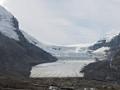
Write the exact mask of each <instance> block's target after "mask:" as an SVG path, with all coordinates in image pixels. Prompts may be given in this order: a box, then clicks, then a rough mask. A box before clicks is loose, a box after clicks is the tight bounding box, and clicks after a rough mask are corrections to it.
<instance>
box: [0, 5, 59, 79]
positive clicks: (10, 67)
mask: <svg viewBox="0 0 120 90" xmlns="http://www.w3.org/2000/svg"><path fill="white" fill-rule="evenodd" d="M26 35H27V34H25V32H23V31H21V30H20V29H19V23H18V21H17V19H16V18H15V17H14V16H13V15H12V14H11V13H9V12H8V11H7V10H5V8H3V7H2V6H0V75H11V76H21V77H29V75H30V71H31V68H32V66H35V65H37V64H40V63H46V62H53V61H56V60H57V59H56V58H55V57H53V56H52V55H51V54H49V53H48V52H46V51H44V50H43V49H42V47H41V48H40V47H38V46H37V45H35V44H34V43H35V42H36V40H34V43H32V42H31V41H32V40H31V38H27V37H28V36H29V35H27V37H26ZM29 37H31V36H29Z"/></svg>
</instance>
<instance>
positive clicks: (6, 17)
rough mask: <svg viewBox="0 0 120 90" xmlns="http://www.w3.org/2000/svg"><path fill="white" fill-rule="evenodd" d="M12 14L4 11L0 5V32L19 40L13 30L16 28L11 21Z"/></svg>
mask: <svg viewBox="0 0 120 90" xmlns="http://www.w3.org/2000/svg"><path fill="white" fill-rule="evenodd" d="M13 17H14V16H13V15H12V14H11V13H9V12H8V11H6V10H5V9H4V8H3V7H2V6H0V32H1V33H2V34H4V35H5V36H7V37H9V38H12V39H15V40H17V41H18V40H19V37H18V35H17V33H16V32H15V30H16V28H15V27H14V23H13V21H12V19H13Z"/></svg>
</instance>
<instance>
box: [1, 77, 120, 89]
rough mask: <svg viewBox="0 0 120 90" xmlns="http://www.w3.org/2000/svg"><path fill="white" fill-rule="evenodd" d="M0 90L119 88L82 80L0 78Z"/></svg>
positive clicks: (112, 84)
mask: <svg viewBox="0 0 120 90" xmlns="http://www.w3.org/2000/svg"><path fill="white" fill-rule="evenodd" d="M0 90H120V86H119V85H118V84H116V83H110V82H101V81H95V80H85V79H83V78H36V79H20V78H19V79H18V78H16V79H15V78H10V77H5V76H0Z"/></svg>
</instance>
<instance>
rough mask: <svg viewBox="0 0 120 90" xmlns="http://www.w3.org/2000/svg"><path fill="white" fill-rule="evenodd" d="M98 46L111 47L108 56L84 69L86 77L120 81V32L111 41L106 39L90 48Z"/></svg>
mask: <svg viewBox="0 0 120 90" xmlns="http://www.w3.org/2000/svg"><path fill="white" fill-rule="evenodd" d="M100 45H101V46H100ZM98 46H99V47H103V46H106V47H109V48H110V49H109V51H108V52H107V58H106V60H103V61H98V62H95V63H91V64H89V65H88V66H86V67H85V68H84V69H83V71H82V72H84V73H85V78H87V79H95V80H105V81H115V82H116V81H117V82H120V34H117V35H116V36H114V37H113V38H112V39H111V40H110V41H109V42H106V41H104V42H102V44H101V43H100V44H99V45H97V44H96V45H94V46H92V47H90V48H92V49H93V48H94V49H95V48H96V47H98Z"/></svg>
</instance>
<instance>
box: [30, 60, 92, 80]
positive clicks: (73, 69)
mask: <svg viewBox="0 0 120 90" xmlns="http://www.w3.org/2000/svg"><path fill="white" fill-rule="evenodd" d="M92 62H94V61H93V60H58V61H57V62H53V63H45V64H40V65H37V66H35V67H33V68H32V71H31V77H32V78H35V77H83V76H84V74H83V73H80V71H81V70H82V68H83V67H84V66H85V65H87V64H89V63H92Z"/></svg>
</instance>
